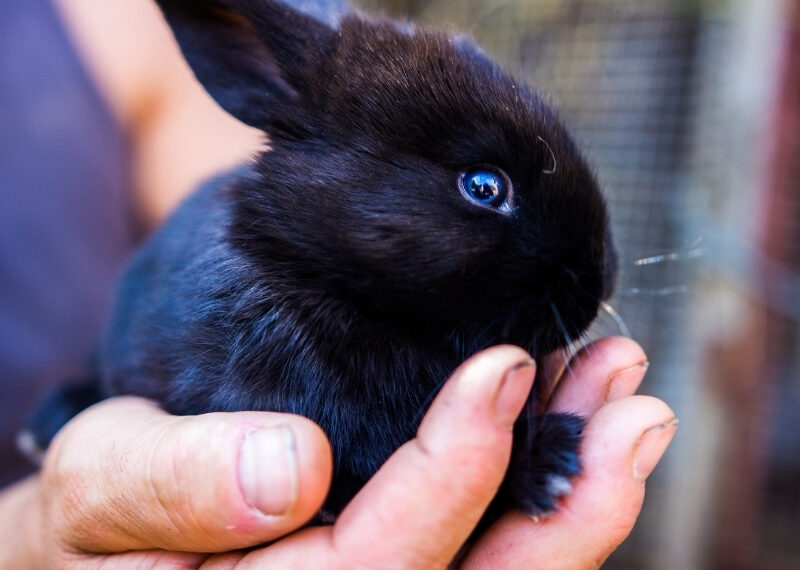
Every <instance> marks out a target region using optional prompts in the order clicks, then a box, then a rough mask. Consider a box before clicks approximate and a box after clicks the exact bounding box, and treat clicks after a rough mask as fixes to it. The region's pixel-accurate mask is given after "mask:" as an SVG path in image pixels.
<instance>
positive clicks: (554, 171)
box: [537, 137, 558, 174]
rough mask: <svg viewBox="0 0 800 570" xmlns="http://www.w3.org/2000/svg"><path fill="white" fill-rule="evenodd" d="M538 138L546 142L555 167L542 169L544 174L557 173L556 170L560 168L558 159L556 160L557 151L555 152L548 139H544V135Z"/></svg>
mask: <svg viewBox="0 0 800 570" xmlns="http://www.w3.org/2000/svg"><path fill="white" fill-rule="evenodd" d="M537 138H538V139H539V140H540V141H542V142H543V143H544V146H546V147H547V150H549V151H550V156H552V157H553V168H550V169H548V170H542V172H543V173H544V174H555V173H556V170H557V169H558V161H556V155H555V153H553V149H552V148H550V145H549V144H547V141H546V140H544V139H543V138H542V137H537Z"/></svg>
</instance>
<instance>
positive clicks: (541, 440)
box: [502, 414, 586, 518]
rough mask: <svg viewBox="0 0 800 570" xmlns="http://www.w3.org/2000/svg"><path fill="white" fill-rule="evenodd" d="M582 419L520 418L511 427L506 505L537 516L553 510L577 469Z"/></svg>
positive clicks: (568, 416) (559, 416)
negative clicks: (512, 444)
mask: <svg viewBox="0 0 800 570" xmlns="http://www.w3.org/2000/svg"><path fill="white" fill-rule="evenodd" d="M585 423H586V422H585V420H584V419H583V418H580V417H578V416H575V415H571V414H544V415H541V416H537V417H533V418H531V417H523V418H521V419H520V420H519V421H518V422H517V423H516V425H515V426H514V447H513V449H512V452H511V463H510V464H509V468H508V473H507V474H506V478H505V480H504V481H503V488H502V495H503V499H504V502H505V503H506V504H507V506H508V507H513V508H516V509H517V510H519V511H520V512H522V513H523V514H525V515H527V516H529V517H533V518H539V517H542V516H546V515H548V514H549V513H552V512H553V511H554V510H556V506H557V503H558V500H559V499H560V498H561V497H564V496H566V495H568V494H569V493H570V492H571V491H572V482H571V480H572V478H573V477H574V476H575V475H577V474H578V473H579V472H580V469H581V464H580V458H579V456H578V451H579V448H580V443H581V432H582V431H583V427H584V425H585Z"/></svg>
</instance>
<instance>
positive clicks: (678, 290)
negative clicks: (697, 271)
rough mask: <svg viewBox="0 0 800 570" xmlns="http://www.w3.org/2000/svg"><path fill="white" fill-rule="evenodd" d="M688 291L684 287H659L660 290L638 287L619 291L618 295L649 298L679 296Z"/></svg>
mask: <svg viewBox="0 0 800 570" xmlns="http://www.w3.org/2000/svg"><path fill="white" fill-rule="evenodd" d="M688 291H689V287H688V286H686V285H676V286H674V287H661V288H660V289H641V288H639V287H629V288H628V289H621V290H620V291H619V292H618V294H619V295H622V296H626V297H627V296H633V295H648V296H650V297H665V296H667V295H681V294H684V293H686V292H688Z"/></svg>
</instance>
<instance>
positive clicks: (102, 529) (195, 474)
mask: <svg viewBox="0 0 800 570" xmlns="http://www.w3.org/2000/svg"><path fill="white" fill-rule="evenodd" d="M331 469H332V467H331V455H330V447H329V444H328V442H327V439H326V437H325V435H324V434H323V433H322V431H321V430H320V429H319V428H318V427H317V426H316V425H315V424H313V423H312V422H311V421H309V420H307V419H305V418H301V417H299V416H293V415H288V414H277V413H268V412H237V413H227V414H223V413H217V414H206V415H202V416H192V417H174V416H169V415H167V414H166V413H165V412H163V411H161V410H160V409H158V408H157V407H156V406H155V405H154V404H153V403H150V402H148V401H146V400H141V399H138V398H118V399H114V400H109V401H106V402H103V403H101V404H98V405H97V406H94V407H93V408H90V409H89V410H87V411H86V412H84V413H83V414H81V415H79V416H78V417H77V418H76V419H74V420H73V421H72V422H70V424H68V425H67V426H66V427H65V428H64V429H63V430H62V432H61V433H60V434H59V435H58V436H57V437H56V439H55V440H54V442H53V445H52V448H51V450H50V451H49V452H48V455H47V457H46V458H45V464H44V468H43V483H44V485H45V487H46V495H47V496H49V497H50V503H49V513H50V516H51V518H52V519H54V520H53V521H52V523H51V524H53V528H54V529H58V530H59V533H60V536H59V538H60V539H61V541H62V542H63V543H64V544H66V545H68V546H70V547H72V548H74V549H75V550H77V551H82V552H120V551H126V550H145V549H164V550H183V551H192V552H219V551H226V550H232V549H236V548H242V547H247V546H253V545H255V544H259V543H262V542H265V541H268V540H270V539H273V538H276V537H278V536H281V535H284V534H286V533H287V532H289V531H291V530H293V529H295V528H297V527H299V526H301V525H302V524H304V523H305V522H306V521H307V520H308V519H309V518H310V517H311V516H313V514H314V513H315V512H316V511H317V509H318V508H319V507H320V505H321V504H322V502H323V500H324V498H325V495H326V493H327V491H328V487H329V484H330V477H331Z"/></svg>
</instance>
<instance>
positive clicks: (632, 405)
mask: <svg viewBox="0 0 800 570" xmlns="http://www.w3.org/2000/svg"><path fill="white" fill-rule="evenodd" d="M676 427H677V421H676V420H675V416H674V414H673V412H672V410H670V409H669V407H668V406H667V405H666V404H664V402H662V401H660V400H657V399H655V398H651V397H648V396H631V397H628V398H623V399H621V400H617V401H615V402H612V403H611V404H608V405H607V406H605V407H603V408H602V409H601V410H600V411H598V412H597V414H596V415H595V416H594V417H593V418H592V419H591V421H590V422H589V424H588V425H587V427H586V431H585V439H584V442H583V446H582V456H583V462H584V466H583V469H584V470H583V473H582V475H581V476H580V477H579V478H578V479H577V480H576V482H575V485H574V490H573V492H572V493H571V494H570V495H569V496H567V497H566V499H565V501H564V503H563V504H562V505H561V507H560V508H559V510H558V511H557V512H556V513H554V514H553V515H552V516H550V517H548V518H544V519H541V520H539V521H536V522H535V521H533V520H531V519H528V518H527V517H524V516H522V515H520V514H518V513H509V514H507V515H505V516H504V517H503V518H501V519H500V520H499V521H498V522H497V523H495V524H494V525H493V526H492V528H490V529H489V531H488V532H487V533H486V534H484V535H483V536H482V537H481V539H480V541H479V542H478V543H477V544H476V545H475V546H474V547H473V548H472V549H471V551H470V552H469V554H468V556H467V558H466V560H465V561H464V564H463V566H462V567H463V568H469V569H477V568H481V569H485V568H504V569H505V568H507V569H515V568H520V569H521V568H525V569H534V570H535V569H537V568H542V569H547V570H559V569H573V568H596V567H598V566H600V564H601V563H602V562H603V561H604V560H605V559H606V558H607V557H608V556H609V555H610V554H611V553H612V552H613V551H614V549H616V547H617V546H619V544H620V543H621V542H622V541H623V540H624V539H625V538H626V537H627V536H628V534H629V533H630V531H631V529H632V528H633V525H634V523H635V522H636V517H637V516H638V515H639V511H640V510H641V506H642V501H643V500H644V481H645V479H646V478H647V476H648V475H649V474H650V472H651V471H652V470H653V468H654V467H655V465H656V463H657V462H658V460H659V459H660V458H661V456H662V454H663V453H664V451H665V450H666V448H667V446H668V445H669V442H670V441H671V440H672V436H673V435H674V433H675V429H676ZM576 545H579V547H576Z"/></svg>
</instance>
